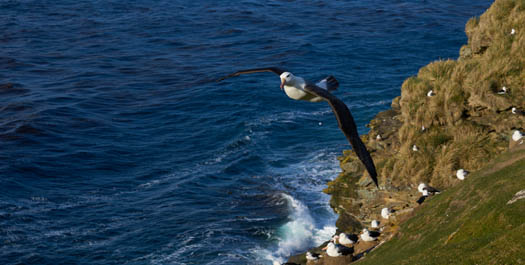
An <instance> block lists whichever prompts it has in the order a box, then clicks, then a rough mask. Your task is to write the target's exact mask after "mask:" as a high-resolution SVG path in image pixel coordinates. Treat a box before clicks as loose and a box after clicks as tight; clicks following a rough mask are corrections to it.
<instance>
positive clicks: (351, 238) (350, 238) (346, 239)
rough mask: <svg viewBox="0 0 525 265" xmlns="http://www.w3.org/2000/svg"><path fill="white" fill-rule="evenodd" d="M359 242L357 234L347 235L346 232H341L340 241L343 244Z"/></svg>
mask: <svg viewBox="0 0 525 265" xmlns="http://www.w3.org/2000/svg"><path fill="white" fill-rule="evenodd" d="M355 242H357V236H355V235H347V234H345V233H341V234H339V243H340V244H343V245H350V244H354V243H355Z"/></svg>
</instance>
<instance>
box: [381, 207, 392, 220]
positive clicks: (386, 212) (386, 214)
mask: <svg viewBox="0 0 525 265" xmlns="http://www.w3.org/2000/svg"><path fill="white" fill-rule="evenodd" d="M391 213H392V211H391V210H390V209H388V208H383V209H381V216H382V217H383V218H385V219H388V218H390V214H391Z"/></svg>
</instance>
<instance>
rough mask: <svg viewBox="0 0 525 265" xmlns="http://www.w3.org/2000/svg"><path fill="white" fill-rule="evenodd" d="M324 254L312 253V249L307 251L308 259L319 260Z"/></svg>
mask: <svg viewBox="0 0 525 265" xmlns="http://www.w3.org/2000/svg"><path fill="white" fill-rule="evenodd" d="M322 257H323V256H322V255H321V254H318V253H312V252H310V251H307V252H306V259H307V260H319V258H322Z"/></svg>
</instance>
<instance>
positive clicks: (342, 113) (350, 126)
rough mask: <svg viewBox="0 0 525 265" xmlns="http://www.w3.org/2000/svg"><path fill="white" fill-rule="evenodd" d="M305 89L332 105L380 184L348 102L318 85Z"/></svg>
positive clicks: (373, 176)
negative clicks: (347, 104)
mask: <svg viewBox="0 0 525 265" xmlns="http://www.w3.org/2000/svg"><path fill="white" fill-rule="evenodd" d="M304 90H306V91H307V92H308V93H311V94H313V95H315V96H318V97H322V98H324V99H326V101H328V103H329V104H330V107H332V110H333V112H334V114H335V118H336V119H337V123H338V124H339V128H341V131H343V133H344V134H345V136H346V138H347V139H348V141H349V142H350V144H351V145H352V148H353V149H354V151H355V153H356V154H357V157H359V160H361V162H363V164H364V165H365V167H366V170H367V171H368V174H370V177H372V180H373V181H374V183H375V184H376V186H378V184H377V173H376V167H375V166H374V161H373V160H372V157H371V156H370V153H368V150H366V146H365V144H364V143H363V141H361V138H359V134H358V133H357V127H356V125H355V121H354V118H353V117H352V114H351V113H350V110H349V109H348V107H347V106H346V104H345V103H344V102H343V101H341V100H340V99H338V98H337V97H335V96H334V95H332V94H331V93H330V92H328V91H326V90H324V89H322V88H320V87H318V86H316V85H313V84H307V85H306V86H305V88H304ZM378 187H379V186H378Z"/></svg>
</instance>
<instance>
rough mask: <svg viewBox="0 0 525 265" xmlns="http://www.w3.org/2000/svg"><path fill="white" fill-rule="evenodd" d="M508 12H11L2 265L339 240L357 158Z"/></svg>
mask: <svg viewBox="0 0 525 265" xmlns="http://www.w3.org/2000/svg"><path fill="white" fill-rule="evenodd" d="M489 5H490V1H475V3H472V1H466V0H459V1H415V0H406V1H377V0H373V1H266V2H263V1H249V0H246V1H233V2H232V1H210V0H202V1H187V0H184V1H183V0H175V1H145V0H135V1H119V0H115V1H45V0H42V1H0V243H1V244H0V263H1V264H20V263H23V264H72V263H74V264H271V260H281V261H282V260H284V258H285V257H286V256H288V255H290V254H294V253H297V252H299V251H303V250H305V249H306V248H308V247H311V246H314V245H316V244H319V243H320V242H322V241H323V240H326V239H327V238H329V237H330V236H331V234H332V233H333V232H334V229H335V228H334V224H335V218H336V216H335V215H334V214H333V213H332V210H331V209H330V207H329V205H328V200H329V197H328V196H327V195H323V194H322V193H321V190H322V189H323V188H324V187H325V183H326V182H327V181H328V180H330V179H332V178H334V177H335V176H336V175H337V174H338V172H339V168H338V161H337V159H336V157H337V156H338V155H339V154H341V151H342V150H343V149H348V148H349V145H348V143H347V141H346V139H345V137H344V136H343V134H342V133H341V132H340V131H339V129H338V128H337V124H336V121H335V118H334V116H333V114H332V113H331V110H330V108H329V107H328V105H327V104H324V103H318V104H313V103H308V102H297V101H292V100H290V99H288V98H287V97H286V96H285V95H284V93H283V92H281V91H280V90H279V87H278V86H279V80H278V79H277V77H276V76H274V75H272V74H270V73H261V74H253V75H246V76H241V77H237V78H232V79H228V80H225V81H223V82H221V83H215V82H213V80H215V79H216V78H217V77H220V76H222V75H225V74H228V73H230V72H233V71H236V70H238V69H243V68H252V67H262V66H280V67H284V68H286V69H289V70H290V71H292V72H293V73H294V74H296V75H298V76H302V77H305V78H307V79H311V80H318V79H321V78H324V77H325V76H326V75H327V74H332V75H334V76H335V77H336V78H337V79H338V80H339V82H340V85H341V86H340V88H339V90H338V91H337V92H336V93H335V94H336V95H337V96H338V97H340V98H341V99H343V100H344V101H345V102H346V103H347V104H348V106H349V108H350V110H351V111H352V113H353V115H354V117H355V120H356V123H357V125H358V128H359V130H360V133H365V132H366V127H365V126H364V125H365V124H366V123H367V122H368V121H369V120H370V119H371V118H372V117H373V116H374V115H375V114H376V113H377V112H378V111H381V110H384V109H387V108H388V107H389V105H390V102H391V100H392V99H393V98H394V97H395V96H398V95H399V93H400V92H399V88H400V86H401V83H402V81H403V80H404V79H405V78H407V77H408V76H410V75H414V74H416V71H417V70H418V68H419V67H421V66H423V65H425V64H427V63H428V62H430V61H432V60H437V59H440V58H455V57H457V55H458V52H457V51H458V50H459V47H460V46H461V45H462V44H463V43H465V41H466V37H465V34H464V33H463V31H464V25H465V23H466V21H467V20H468V19H469V18H470V17H472V16H475V15H479V14H481V13H482V12H483V11H484V10H485V9H486V8H488V6H489Z"/></svg>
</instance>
